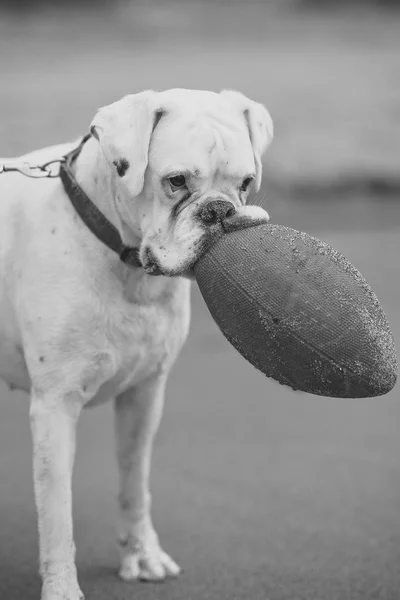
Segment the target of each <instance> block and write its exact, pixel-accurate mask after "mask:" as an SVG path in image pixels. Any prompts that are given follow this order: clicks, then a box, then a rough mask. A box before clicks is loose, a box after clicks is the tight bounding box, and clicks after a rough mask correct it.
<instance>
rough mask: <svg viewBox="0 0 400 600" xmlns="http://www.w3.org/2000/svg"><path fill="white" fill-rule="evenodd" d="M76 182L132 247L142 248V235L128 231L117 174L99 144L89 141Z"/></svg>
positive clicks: (77, 163) (80, 158)
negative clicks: (118, 203) (121, 210)
mask: <svg viewBox="0 0 400 600" xmlns="http://www.w3.org/2000/svg"><path fill="white" fill-rule="evenodd" d="M74 169H75V178H76V180H77V182H78V184H79V185H80V187H81V188H82V190H83V191H84V192H85V193H86V195H87V196H88V197H89V198H90V200H91V201H92V202H93V203H94V204H95V205H96V206H97V208H98V209H99V210H100V211H101V212H102V213H103V215H104V216H105V217H106V218H107V219H108V220H109V221H110V223H112V224H113V225H114V227H116V228H117V229H118V231H119V232H120V235H121V238H122V241H123V242H124V243H125V244H126V245H128V246H139V245H140V233H139V231H138V230H137V231H134V230H132V228H130V227H128V226H127V225H126V223H125V222H124V221H123V219H122V217H121V215H120V214H119V212H118V210H117V206H116V200H117V194H118V190H117V181H116V178H117V174H116V172H114V170H113V169H111V168H110V165H109V164H108V162H107V160H106V158H105V156H104V154H103V152H102V150H101V148H100V145H99V143H98V141H97V140H95V139H94V138H89V139H88V140H87V141H86V142H85V144H84V145H83V147H82V150H81V152H80V153H79V155H78V157H77V158H76V160H75V167H74Z"/></svg>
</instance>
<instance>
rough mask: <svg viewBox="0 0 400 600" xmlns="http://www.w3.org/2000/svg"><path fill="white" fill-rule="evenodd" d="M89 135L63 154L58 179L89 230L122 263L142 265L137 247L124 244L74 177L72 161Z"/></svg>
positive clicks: (116, 231)
mask: <svg viewBox="0 0 400 600" xmlns="http://www.w3.org/2000/svg"><path fill="white" fill-rule="evenodd" d="M90 137H91V136H90V133H89V134H87V135H85V136H84V138H83V139H82V141H81V143H80V144H79V146H77V148H75V149H74V150H72V151H71V152H69V153H68V154H66V155H65V157H64V160H63V161H62V162H61V164H60V179H61V181H62V183H63V186H64V189H65V191H66V193H67V195H68V197H69V199H70V200H71V203H72V205H73V207H74V208H75V210H76V212H77V213H78V215H79V216H80V217H81V219H82V221H83V222H84V223H85V224H86V225H87V227H88V228H89V229H90V231H91V232H92V233H93V234H94V235H95V236H96V237H97V238H98V239H99V240H100V241H101V242H103V244H105V245H106V246H108V247H109V248H111V250H113V251H114V252H116V253H117V254H118V256H119V258H120V259H121V260H122V262H123V263H125V264H127V265H129V266H131V267H142V266H143V265H142V263H141V262H140V259H139V249H138V248H133V247H132V246H126V245H125V244H124V243H123V241H122V239H121V236H120V234H119V232H118V230H117V228H116V227H114V225H113V224H112V223H110V221H109V220H108V219H107V218H106V217H105V215H103V213H102V212H101V211H100V210H99V209H98V208H97V206H96V205H95V204H94V203H93V202H92V201H91V200H90V198H89V197H88V196H87V195H86V194H85V192H84V191H83V190H82V188H81V187H80V186H79V184H78V182H77V181H76V179H75V176H74V173H73V170H72V163H73V162H74V160H75V159H76V158H77V156H78V155H79V153H80V151H81V150H82V147H83V145H84V144H85V142H86V141H87V140H88V139H89V138H90Z"/></svg>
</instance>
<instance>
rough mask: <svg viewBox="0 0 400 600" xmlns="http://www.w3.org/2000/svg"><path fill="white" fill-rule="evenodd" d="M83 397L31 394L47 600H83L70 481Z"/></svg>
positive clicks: (40, 542) (43, 596) (43, 593)
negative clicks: (76, 551)
mask: <svg viewBox="0 0 400 600" xmlns="http://www.w3.org/2000/svg"><path fill="white" fill-rule="evenodd" d="M80 410H81V403H80V400H79V397H78V396H74V395H73V394H70V395H68V396H66V397H62V396H60V397H51V398H50V397H47V395H46V394H43V395H40V394H37V393H34V392H33V393H32V398H31V408H30V421H31V431H32V438H33V475H34V487H35V498H36V507H37V512H38V524H39V544H40V573H41V576H42V581H43V587H42V600H82V599H83V594H82V592H81V590H80V589H79V585H78V581H77V574H76V567H75V544H74V540H73V531H72V494H71V479H72V468H73V462H74V455H75V429H76V423H77V419H78V416H79V413H80Z"/></svg>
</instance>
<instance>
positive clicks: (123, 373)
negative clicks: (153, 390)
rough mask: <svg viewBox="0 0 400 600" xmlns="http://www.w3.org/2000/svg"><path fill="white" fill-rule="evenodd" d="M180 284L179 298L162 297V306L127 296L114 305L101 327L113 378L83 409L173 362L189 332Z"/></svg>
mask: <svg viewBox="0 0 400 600" xmlns="http://www.w3.org/2000/svg"><path fill="white" fill-rule="evenodd" d="M183 284H184V285H183V286H179V287H180V288H181V289H179V294H173V295H172V296H170V295H166V297H165V301H164V302H162V301H161V302H155V303H153V302H149V303H148V304H144V303H141V302H137V301H135V300H136V299H135V298H131V297H129V296H127V297H125V298H123V299H122V298H121V299H119V301H118V302H114V304H113V306H112V309H110V310H108V311H107V314H106V319H105V321H104V326H105V333H106V336H107V340H108V348H111V352H112V356H113V361H114V365H115V374H114V376H113V377H112V378H111V379H109V380H108V381H106V382H105V383H104V384H103V385H102V386H101V387H100V389H99V391H98V392H97V394H96V395H95V396H94V397H93V398H92V399H91V400H90V402H88V403H87V405H86V406H95V405H97V404H100V403H102V402H104V401H106V400H108V399H109V398H110V397H112V396H115V395H117V394H120V393H122V392H124V391H126V390H127V389H129V388H130V387H132V386H134V385H137V384H138V383H140V382H141V381H144V380H145V379H147V378H148V377H149V376H151V375H152V374H154V373H157V372H158V371H159V370H160V369H164V368H165V367H166V368H168V367H169V366H170V365H171V364H172V363H173V362H174V360H175V358H176V356H177V354H178V353H179V351H180V349H181V347H182V345H183V343H184V341H185V339H186V337H187V333H188V329H189V320H190V298H189V288H190V284H189V282H183ZM177 291H178V290H177Z"/></svg>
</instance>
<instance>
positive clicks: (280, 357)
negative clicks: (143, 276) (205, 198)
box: [194, 224, 397, 398]
mask: <svg viewBox="0 0 400 600" xmlns="http://www.w3.org/2000/svg"><path fill="white" fill-rule="evenodd" d="M194 271H195V276H196V280H197V283H198V285H199V288H200V291H201V293H202V295H203V298H204V300H205V302H206V304H207V306H208V308H209V310H210V312H211V315H212V316H213V318H214V320H215V321H216V323H217V325H218V326H219V328H220V329H221V331H222V332H223V334H224V335H225V337H226V338H227V339H228V340H229V342H230V343H231V344H232V345H233V346H234V347H235V348H236V349H237V350H238V351H239V352H240V353H241V354H242V356H244V358H246V359H247V360H248V361H249V362H250V363H251V364H253V365H254V366H255V367H256V368H257V369H259V370H260V371H262V372H263V373H264V374H265V375H267V377H272V378H274V379H276V380H277V381H279V383H282V384H286V385H289V386H291V387H292V388H293V389H295V390H301V391H304V392H309V393H312V394H318V395H322V396H333V397H337V398H362V397H371V396H380V395H382V394H386V393H387V392H389V391H390V390H391V389H392V388H393V386H394V384H395V382H396V378H397V358H396V350H395V345H394V340H393V336H392V333H391V331H390V328H389V324H388V322H387V320H386V317H385V314H384V312H383V309H382V307H381V305H380V303H379V301H378V299H377V297H376V295H375V294H374V292H373V291H372V290H371V288H370V287H369V285H368V284H367V282H366V281H365V279H364V278H363V276H362V275H361V274H360V273H359V271H357V269H355V268H354V267H353V265H352V264H350V263H349V261H348V260H347V259H346V258H345V257H344V256H342V255H341V254H339V252H337V251H336V250H334V249H333V248H332V247H331V246H329V245H328V244H326V243H324V242H322V241H320V240H318V239H317V238H314V237H311V236H309V235H308V234H306V233H302V232H300V231H296V230H294V229H290V228H288V227H283V226H280V225H270V224H263V225H258V226H255V227H249V228H246V229H239V230H236V231H231V232H230V233H226V234H224V235H223V236H222V237H221V238H219V239H218V241H216V243H215V244H214V245H213V246H212V247H211V248H210V249H209V250H208V251H207V252H206V253H205V254H204V255H203V256H202V257H201V258H200V260H199V261H198V262H197V263H196V265H195V268H194Z"/></svg>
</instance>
